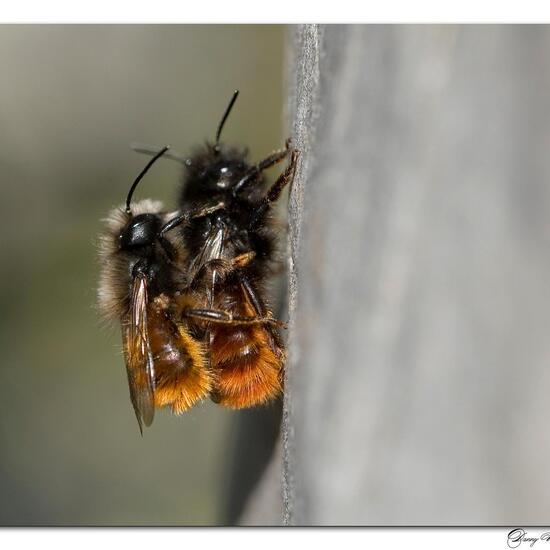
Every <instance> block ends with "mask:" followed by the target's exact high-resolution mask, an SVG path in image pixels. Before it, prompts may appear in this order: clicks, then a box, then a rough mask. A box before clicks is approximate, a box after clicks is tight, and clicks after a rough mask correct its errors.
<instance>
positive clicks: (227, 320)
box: [183, 309, 284, 326]
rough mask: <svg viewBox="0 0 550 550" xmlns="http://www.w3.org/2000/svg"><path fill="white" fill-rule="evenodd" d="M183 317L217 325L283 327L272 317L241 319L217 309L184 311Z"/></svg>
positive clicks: (241, 317)
mask: <svg viewBox="0 0 550 550" xmlns="http://www.w3.org/2000/svg"><path fill="white" fill-rule="evenodd" d="M183 315H184V316H185V317H191V318H193V319H200V320H202V321H208V322H209V323H217V324H221V325H263V324H265V323H271V324H274V325H277V326H284V323H281V321H278V320H277V319H274V318H273V317H260V316H251V317H243V316H240V315H232V314H231V313H228V312H227V311H221V310H218V309H186V310H185V311H184V312H183Z"/></svg>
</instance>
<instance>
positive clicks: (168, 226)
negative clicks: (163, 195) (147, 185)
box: [159, 202, 225, 238]
mask: <svg viewBox="0 0 550 550" xmlns="http://www.w3.org/2000/svg"><path fill="white" fill-rule="evenodd" d="M224 207H225V203H224V202H219V203H218V204H215V205H214V206H208V207H206V208H198V209H197V210H190V211H189V212H184V213H183V214H180V215H179V216H176V217H175V218H172V219H171V220H169V221H167V222H166V223H165V224H164V226H163V227H162V228H161V230H160V232H159V238H162V237H164V234H165V233H166V232H168V231H170V230H172V229H174V227H177V226H178V225H181V224H182V223H187V222H188V221H189V220H191V219H193V218H202V217H203V216H209V215H210V214H213V213H214V212H217V211H218V210H221V209H222V208H224Z"/></svg>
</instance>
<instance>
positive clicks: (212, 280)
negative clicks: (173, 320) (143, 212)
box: [169, 91, 298, 409]
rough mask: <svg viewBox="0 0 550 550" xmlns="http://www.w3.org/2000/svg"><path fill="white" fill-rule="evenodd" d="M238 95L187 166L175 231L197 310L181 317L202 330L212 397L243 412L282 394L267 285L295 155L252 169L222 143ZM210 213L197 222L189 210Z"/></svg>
mask: <svg viewBox="0 0 550 550" xmlns="http://www.w3.org/2000/svg"><path fill="white" fill-rule="evenodd" d="M237 96H238V91H235V92H234V94H233V96H232V98H231V101H230V102H229V105H228V106H227V108H226V110H225V112H224V115H223V117H222V119H221V122H220V123H219V125H218V129H217V132H216V139H215V142H214V143H209V142H206V144H205V145H204V146H203V147H201V148H199V149H198V150H197V151H195V153H194V154H193V155H192V156H191V157H190V158H188V159H185V161H184V174H183V181H182V186H181V192H180V197H179V204H178V206H179V212H180V214H179V216H177V217H175V218H174V219H173V220H172V221H171V222H169V226H170V229H173V228H175V227H176V226H179V227H178V231H177V232H176V233H179V235H180V236H181V239H182V241H183V247H184V249H185V250H186V252H187V254H188V259H187V262H188V263H187V273H186V277H187V281H188V286H187V287H186V291H185V295H186V297H189V296H192V302H193V303H194V304H196V305H195V306H193V307H190V306H189V305H186V306H185V307H182V308H181V310H180V312H179V313H178V315H181V317H182V318H184V319H186V320H187V321H188V322H189V323H194V325H195V326H196V327H199V328H201V329H202V330H203V332H204V336H203V340H204V342H205V344H206V347H207V354H208V358H209V367H210V371H211V373H212V388H211V391H210V397H211V398H212V400H213V401H215V402H217V403H219V404H220V405H223V406H226V407H230V408H234V409H241V408H246V407H252V406H255V405H260V404H264V403H266V402H268V401H270V400H272V399H274V398H276V397H277V396H278V395H279V394H280V393H281V391H282V383H283V368H284V362H285V349H284V345H283V343H282V340H281V337H280V334H279V333H278V330H277V328H278V326H281V325H282V323H280V322H279V321H277V320H276V319H274V318H273V316H272V312H271V310H270V307H269V304H268V300H267V297H266V292H265V286H264V283H265V281H266V279H267V277H268V276H269V275H270V274H271V273H272V271H273V267H274V264H275V261H274V260H275V249H276V240H277V239H276V231H275V229H274V220H273V218H272V215H271V209H272V206H273V204H274V203H275V202H276V201H277V200H278V199H279V197H280V196H281V193H282V191H283V189H284V188H285V186H287V185H288V184H289V183H291V182H292V180H293V178H294V175H295V172H296V166H297V161H298V151H296V150H294V149H293V148H292V147H291V144H290V140H287V143H286V146H285V148H284V149H282V150H279V151H276V152H274V153H273V154H271V155H270V156H268V157H267V158H265V159H264V160H262V161H261V162H259V163H258V164H255V165H252V164H250V163H249V161H248V160H247V151H246V150H243V149H239V148H234V147H228V146H225V145H223V144H222V143H221V142H220V136H221V132H222V129H223V127H224V124H225V121H226V120H227V117H228V116H229V113H230V112H231V109H232V108H233V105H234V103H235V101H236V99H237ZM287 157H289V158H290V161H289V163H288V166H287V167H286V168H285V170H284V171H283V172H282V173H281V174H280V176H279V177H278V179H277V180H276V181H275V183H274V184H273V185H271V186H270V187H269V188H268V189H267V191H264V183H265V182H264V177H263V173H264V171H265V170H267V169H268V168H270V167H272V166H275V165H276V164H278V163H280V162H282V161H283V160H284V159H285V158H287ZM196 211H200V212H208V213H205V214H204V215H202V216H200V217H197V216H193V215H192V213H193V212H196Z"/></svg>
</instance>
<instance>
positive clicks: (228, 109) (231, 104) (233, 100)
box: [216, 90, 239, 147]
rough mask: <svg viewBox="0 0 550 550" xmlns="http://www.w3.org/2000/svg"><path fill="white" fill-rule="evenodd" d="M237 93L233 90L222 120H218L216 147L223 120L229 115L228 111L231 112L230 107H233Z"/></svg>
mask: <svg viewBox="0 0 550 550" xmlns="http://www.w3.org/2000/svg"><path fill="white" fill-rule="evenodd" d="M238 95H239V90H235V91H234V92H233V97H232V98H231V101H230V102H229V105H228V106H227V109H226V110H225V113H224V114H223V117H222V120H221V122H220V125H219V126H218V131H217V132H216V147H217V146H218V145H219V143H220V136H221V133H222V130H223V125H224V124H225V121H226V120H227V117H228V116H229V113H230V112H231V109H233V105H234V104H235V101H237V96H238Z"/></svg>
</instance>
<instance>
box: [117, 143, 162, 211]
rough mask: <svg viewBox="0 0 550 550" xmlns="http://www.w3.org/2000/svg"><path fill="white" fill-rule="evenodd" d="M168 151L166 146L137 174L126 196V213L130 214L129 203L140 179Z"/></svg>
mask: <svg viewBox="0 0 550 550" xmlns="http://www.w3.org/2000/svg"><path fill="white" fill-rule="evenodd" d="M168 149H170V146H169V145H166V146H165V147H163V148H162V149H161V150H160V151H159V152H158V153H157V154H156V155H155V156H154V157H153V158H152V159H151V160H150V161H149V162H148V163H147V165H146V166H145V168H144V169H143V170H142V171H141V172H140V173H139V175H138V177H137V178H136V179H135V180H134V183H132V187H130V191H128V196H127V197H126V213H127V214H130V213H131V210H130V203H131V202H132V195H133V194H134V191H135V190H136V187H137V184H138V183H139V182H140V181H141V178H143V176H145V174H147V172H148V171H149V168H151V166H153V164H155V162H156V161H157V160H158V159H159V158H160V157H162V155H164V153H166V151H168Z"/></svg>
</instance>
